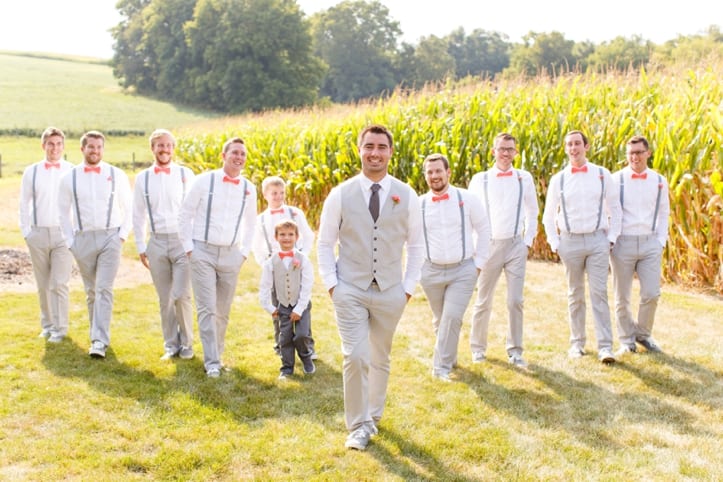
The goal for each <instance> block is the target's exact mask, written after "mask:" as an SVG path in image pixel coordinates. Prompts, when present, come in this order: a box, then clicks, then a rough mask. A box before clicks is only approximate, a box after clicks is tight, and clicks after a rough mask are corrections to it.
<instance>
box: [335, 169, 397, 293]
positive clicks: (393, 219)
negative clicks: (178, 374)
mask: <svg viewBox="0 0 723 482" xmlns="http://www.w3.org/2000/svg"><path fill="white" fill-rule="evenodd" d="M390 177H391V176H390ZM359 178H360V176H356V177H353V178H352V179H349V180H348V181H345V182H344V183H342V184H340V185H339V189H340V190H341V193H340V194H341V196H340V198H341V221H340V223H339V257H338V259H337V262H336V270H337V276H338V277H339V279H341V280H343V281H344V282H346V283H351V284H353V285H354V286H356V287H358V288H359V289H362V290H366V289H368V288H369V285H370V284H371V283H372V281H376V283H377V285H378V286H379V289H380V290H382V291H384V290H385V289H387V288H389V287H392V286H394V285H396V284H397V283H400V282H401V281H402V252H403V248H404V243H405V242H406V240H407V233H408V230H409V211H408V209H409V196H410V192H411V188H410V187H409V186H407V185H406V184H404V183H403V182H401V181H399V180H398V179H396V178H393V177H392V178H391V180H392V182H391V184H390V192H389V193H388V195H387V198H386V200H385V201H384V205H383V206H382V207H381V209H380V212H379V218H378V219H377V222H376V223H375V222H374V221H373V220H372V216H371V214H370V213H369V206H368V204H367V201H366V200H365V198H364V195H363V193H362V187H361V185H360V181H359Z"/></svg>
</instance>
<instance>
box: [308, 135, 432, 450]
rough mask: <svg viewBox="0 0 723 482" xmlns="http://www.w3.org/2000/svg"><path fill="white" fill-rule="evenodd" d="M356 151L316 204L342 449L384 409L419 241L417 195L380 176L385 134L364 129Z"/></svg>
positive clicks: (358, 444)
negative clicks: (353, 165)
mask: <svg viewBox="0 0 723 482" xmlns="http://www.w3.org/2000/svg"><path fill="white" fill-rule="evenodd" d="M357 149H358V152H359V157H360V158H361V170H362V172H361V174H359V175H357V176H355V177H353V178H351V179H348V180H347V181H345V182H343V183H342V184H340V185H338V186H336V187H335V188H333V189H332V190H331V192H330V193H329V196H328V197H327V198H326V201H324V207H323V209H322V211H321V222H320V227H319V242H318V250H319V251H318V257H319V273H320V274H321V277H322V280H323V282H324V285H325V286H326V288H327V290H329V295H330V296H331V300H332V302H333V303H334V310H335V312H336V322H337V326H338V328H339V336H340V337H341V350H342V355H343V357H344V364H343V380H344V418H345V421H346V427H347V430H349V435H348V436H347V439H346V443H345V446H346V447H347V448H350V449H355V450H364V449H366V447H367V445H368V444H369V439H370V438H371V437H372V436H374V435H375V434H376V433H377V424H378V423H379V420H380V419H381V417H382V413H383V412H384V404H385V401H386V397H387V383H388V381H389V370H390V357H389V355H390V352H391V350H392V339H393V338H394V332H395V330H396V328H397V324H398V323H399V319H400V318H401V316H402V312H403V311H404V307H405V306H406V304H407V300H409V298H410V297H411V296H412V294H413V293H414V289H415V286H416V284H417V282H418V281H419V273H420V268H421V265H422V260H423V249H424V247H423V246H424V242H423V240H422V219H421V218H422V216H421V211H420V209H419V199H418V198H417V194H416V193H415V192H414V190H413V189H412V188H410V187H409V186H408V185H407V184H406V183H404V182H402V181H400V180H398V179H396V178H395V177H392V176H391V175H389V174H388V173H387V168H388V166H389V160H390V159H391V158H392V154H393V153H394V144H393V136H392V133H391V132H390V131H389V129H387V128H386V127H384V126H380V125H371V126H367V127H366V128H364V129H363V130H362V131H361V133H360V134H359V137H358V139H357ZM405 247H406V261H407V262H406V263H405V265H406V268H405V271H404V272H403V271H402V265H403V262H402V261H403V259H404V255H403V254H404V251H405V249H404V248H405ZM335 248H338V257H337V255H336V254H335V253H336V250H335Z"/></svg>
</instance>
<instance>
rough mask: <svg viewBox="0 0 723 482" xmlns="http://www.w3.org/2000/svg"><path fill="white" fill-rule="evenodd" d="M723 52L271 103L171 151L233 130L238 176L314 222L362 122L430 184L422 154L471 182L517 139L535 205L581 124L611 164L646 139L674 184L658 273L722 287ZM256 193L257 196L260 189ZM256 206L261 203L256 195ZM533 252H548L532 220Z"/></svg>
mask: <svg viewBox="0 0 723 482" xmlns="http://www.w3.org/2000/svg"><path fill="white" fill-rule="evenodd" d="M721 78H723V61H716V62H712V63H711V64H709V65H707V66H705V67H700V68H697V69H690V68H685V67H679V68H677V69H668V70H661V71H653V72H648V71H645V70H640V71H629V72H626V73H605V74H569V75H565V76H561V77H556V78H547V77H540V78H536V79H534V80H519V79H518V80H502V81H495V82H492V81H486V82H479V83H475V84H472V83H468V84H447V85H442V86H438V87H437V88H435V89H432V88H429V89H427V90H426V91H423V92H418V93H405V92H402V91H398V92H395V93H394V94H392V95H391V96H390V97H389V98H386V99H383V100H378V101H375V102H370V103H366V104H357V105H353V106H344V107H335V108H332V109H330V110H321V109H317V110H308V111H301V112H275V113H267V114H264V115H261V116H256V117H246V118H238V119H227V120H226V121H225V123H224V124H216V125H212V126H205V127H204V126H202V127H200V128H197V130H195V131H193V132H191V131H189V132H187V133H182V135H181V136H180V137H181V139H180V140H179V157H180V158H181V159H182V160H183V161H184V162H185V163H187V164H188V165H190V166H193V167H194V168H195V169H197V170H204V169H210V168H216V167H217V166H219V164H220V159H221V155H220V150H221V145H222V143H223V142H224V140H226V139H227V138H229V137H233V136H241V137H242V138H244V139H245V141H246V143H247V145H248V148H249V160H248V162H247V167H246V170H245V173H246V175H247V176H248V177H249V178H250V179H252V180H253V181H254V182H255V183H256V184H257V185H260V184H261V181H262V180H263V178H264V177H266V176H269V175H279V176H281V177H283V178H284V179H286V180H287V181H288V183H289V192H288V194H287V200H288V202H289V204H293V205H296V206H299V207H301V208H302V209H304V210H305V211H306V212H307V215H308V217H309V220H310V222H311V223H312V224H314V223H317V222H318V217H319V214H320V211H321V207H322V204H323V201H324V199H325V197H326V195H327V194H328V192H329V190H330V189H331V188H332V187H333V186H335V185H337V184H338V183H340V182H341V181H343V180H345V179H347V178H349V177H351V176H353V175H354V174H356V173H357V172H358V171H359V166H360V162H359V158H358V155H357V153H356V147H355V144H356V136H357V134H358V132H359V131H360V130H361V128H363V126H365V125H366V124H368V123H372V122H374V123H380V124H384V125H386V126H387V127H389V128H390V129H391V130H392V132H393V133H394V136H395V140H394V148H395V154H394V158H393V160H392V163H391V166H390V172H391V173H392V174H393V175H395V176H396V177H398V178H400V179H404V180H406V181H407V182H408V183H409V184H410V185H411V186H413V187H414V188H415V189H417V191H418V192H420V193H421V192H424V191H426V189H427V188H426V184H425V182H424V177H423V174H422V170H421V164H422V160H423V159H424V157H426V156H427V155H428V154H430V153H433V152H440V153H442V154H445V155H446V156H447V157H448V158H449V159H450V162H451V163H452V181H453V183H454V184H456V185H458V186H462V187H464V186H467V184H468V182H469V180H470V178H471V177H472V175H473V174H475V173H477V172H479V171H480V170H485V169H487V168H488V167H490V166H491V165H492V164H493V162H494V161H493V159H492V157H491V152H490V151H491V147H492V142H493V139H494V137H495V135H496V134H498V133H500V132H509V133H511V134H513V135H514V136H515V137H516V138H517V140H518V148H519V154H518V157H517V158H516V162H515V164H516V167H520V168H524V169H527V170H528V171H530V173H531V174H532V176H533V178H534V179H536V183H537V194H538V197H539V203H540V212H541V213H542V209H543V207H544V199H545V195H546V192H547V182H548V180H549V179H550V177H551V176H552V174H553V173H554V172H556V171H558V170H559V169H561V168H562V167H563V166H564V165H565V163H566V157H565V154H564V149H563V137H564V135H565V133H566V132H568V131H570V130H573V129H580V130H582V131H583V132H586V133H587V134H588V137H589V138H590V141H591V149H590V151H589V153H588V158H589V159H590V160H591V161H593V162H595V163H597V164H601V165H604V166H605V167H607V168H609V169H610V170H611V171H613V172H614V171H616V170H618V169H620V168H622V167H623V166H624V165H625V163H624V159H625V142H626V141H627V139H628V138H630V137H631V136H633V135H635V134H641V135H644V136H646V137H647V138H648V140H649V141H650V142H651V149H652V151H653V155H652V157H651V161H650V162H651V167H652V168H653V169H655V170H656V171H658V172H660V173H661V174H663V175H664V176H665V177H666V178H667V179H668V181H669V183H670V197H671V199H670V200H671V223H670V240H669V243H668V246H667V248H666V250H665V253H664V276H665V277H666V279H668V280H671V281H674V282H677V283H681V284H686V285H690V286H697V287H702V288H713V289H714V290H715V291H717V292H718V293H721V294H723V262H722V261H723V222H722V221H721V213H722V212H723V180H722V179H721V169H722V168H721V164H720V162H721V152H722V151H721V150H722V146H723V117H722V114H723V113H722V108H723V88H722V86H721V80H720V79H721ZM260 202H263V200H262V199H261V201H260ZM259 207H260V208H261V206H259ZM531 256H532V257H533V258H536V259H554V258H555V255H554V254H553V253H551V252H550V251H549V247H548V245H547V242H546V240H545V235H544V232H543V230H542V227H541V226H540V232H539V233H538V235H537V237H536V239H535V244H534V245H533V248H532V249H531Z"/></svg>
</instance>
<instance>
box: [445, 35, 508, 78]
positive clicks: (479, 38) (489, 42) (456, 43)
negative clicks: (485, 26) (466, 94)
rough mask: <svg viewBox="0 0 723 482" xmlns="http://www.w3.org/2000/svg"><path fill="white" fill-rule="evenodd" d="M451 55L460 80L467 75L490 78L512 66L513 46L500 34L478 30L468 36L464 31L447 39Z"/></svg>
mask: <svg viewBox="0 0 723 482" xmlns="http://www.w3.org/2000/svg"><path fill="white" fill-rule="evenodd" d="M446 39H447V42H448V44H449V46H448V52H449V54H450V55H451V56H452V57H454V60H455V66H456V72H455V73H456V75H457V77H458V78H462V77H466V76H468V75H473V76H477V75H482V76H488V77H491V76H493V75H494V74H497V73H499V72H502V71H503V70H504V69H505V68H506V67H507V66H508V65H509V64H510V50H511V48H512V44H511V43H510V42H509V38H508V37H507V36H506V35H504V34H501V33H498V32H488V31H485V30H482V29H475V30H473V31H472V32H471V33H470V34H469V35H466V34H465V32H464V29H463V28H462V27H459V28H457V29H456V30H453V31H452V33H450V34H449V35H448V36H447V37H446Z"/></svg>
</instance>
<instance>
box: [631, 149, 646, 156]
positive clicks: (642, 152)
mask: <svg viewBox="0 0 723 482" xmlns="http://www.w3.org/2000/svg"><path fill="white" fill-rule="evenodd" d="M646 152H648V151H647V150H645V151H628V156H642V155H643V154H645V153H646Z"/></svg>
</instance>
